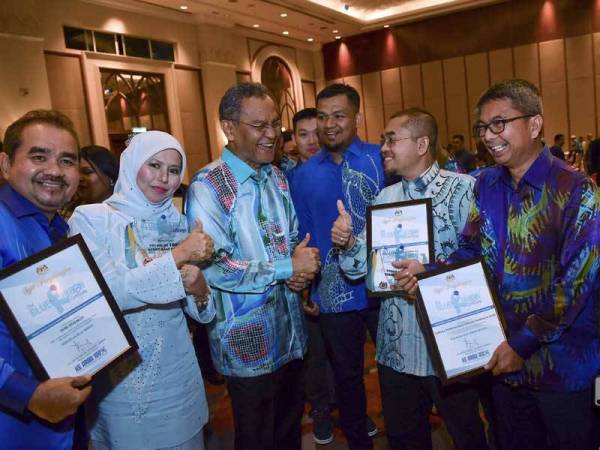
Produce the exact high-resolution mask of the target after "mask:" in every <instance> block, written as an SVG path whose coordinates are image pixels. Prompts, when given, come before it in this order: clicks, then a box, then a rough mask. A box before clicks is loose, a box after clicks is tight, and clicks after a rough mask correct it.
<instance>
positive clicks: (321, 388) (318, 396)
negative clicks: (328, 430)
mask: <svg viewBox="0 0 600 450" xmlns="http://www.w3.org/2000/svg"><path fill="white" fill-rule="evenodd" d="M304 325H305V329H306V334H307V336H308V351H307V352H306V355H305V357H304V371H305V372H304V373H305V386H304V389H305V394H306V400H307V401H308V402H309V403H310V407H311V408H312V409H313V410H317V411H324V410H327V409H329V404H330V403H334V402H335V388H334V381H333V371H332V369H331V364H330V363H329V358H328V357H327V351H326V350H325V341H324V340H323V333H322V332H321V325H320V324H319V317H309V316H306V317H305V321H304Z"/></svg>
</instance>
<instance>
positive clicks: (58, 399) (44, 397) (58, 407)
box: [27, 376, 92, 423]
mask: <svg viewBox="0 0 600 450" xmlns="http://www.w3.org/2000/svg"><path fill="white" fill-rule="evenodd" d="M91 379H92V378H91V377H90V376H80V377H67V378H51V379H50V380H47V381H44V382H43V383H40V384H39V385H38V387H37V389H36V390H35V391H34V392H33V396H32V397H31V399H29V404H28V405H27V407H28V408H29V411H31V412H32V413H33V414H35V415H36V416H38V417H40V418H41V419H44V420H47V421H48V422H52V423H57V422H60V421H61V420H64V419H66V418H67V417H69V416H72V415H73V414H75V412H76V411H77V408H79V406H80V405H81V404H82V403H83V402H84V401H85V400H86V399H87V398H88V396H89V395H90V393H91V392H92V387H91V386H86V387H83V386H84V385H86V384H87V383H89V382H90V381H91ZM80 387H81V388H82V389H79V388H80Z"/></svg>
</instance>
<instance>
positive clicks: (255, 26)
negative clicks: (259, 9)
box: [252, 23, 260, 28]
mask: <svg viewBox="0 0 600 450" xmlns="http://www.w3.org/2000/svg"><path fill="white" fill-rule="evenodd" d="M252 27H253V28H260V25H259V24H257V23H255V24H254V25H252Z"/></svg>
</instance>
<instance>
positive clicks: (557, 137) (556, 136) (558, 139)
mask: <svg viewBox="0 0 600 450" xmlns="http://www.w3.org/2000/svg"><path fill="white" fill-rule="evenodd" d="M564 137H565V135H564V134H562V133H558V134H555V135H554V143H555V144H556V143H557V142H558V141H560V138H564Z"/></svg>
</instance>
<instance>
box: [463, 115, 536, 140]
mask: <svg viewBox="0 0 600 450" xmlns="http://www.w3.org/2000/svg"><path fill="white" fill-rule="evenodd" d="M535 115H536V114H526V115H524V116H517V117H511V118H510V119H494V120H491V121H490V122H489V123H483V122H479V123H476V124H475V125H474V126H473V137H478V138H482V137H484V136H485V132H486V131H487V130H488V129H489V130H490V131H491V132H492V133H494V134H500V133H502V132H503V131H504V129H505V128H506V124H507V123H510V122H512V121H514V120H518V119H526V118H528V117H533V116H535Z"/></svg>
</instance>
